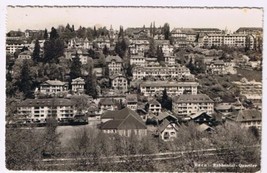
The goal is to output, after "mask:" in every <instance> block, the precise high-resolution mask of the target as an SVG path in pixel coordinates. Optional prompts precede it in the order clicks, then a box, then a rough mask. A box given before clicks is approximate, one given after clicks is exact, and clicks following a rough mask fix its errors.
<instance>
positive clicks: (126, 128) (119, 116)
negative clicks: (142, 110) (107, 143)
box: [100, 107, 147, 137]
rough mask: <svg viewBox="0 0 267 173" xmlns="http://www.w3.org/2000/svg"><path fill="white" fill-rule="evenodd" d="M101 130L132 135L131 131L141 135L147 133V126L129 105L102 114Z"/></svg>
mask: <svg viewBox="0 0 267 173" xmlns="http://www.w3.org/2000/svg"><path fill="white" fill-rule="evenodd" d="M100 130H101V131H103V132H104V133H107V134H119V135H121V136H127V137H130V136H131V133H134V134H135V135H137V136H139V137H142V136H146V135H147V127H146V125H145V124H144V122H143V121H142V119H141V118H140V116H139V115H138V114H137V113H136V112H134V111H133V110H131V109H130V108H128V107H126V108H124V109H121V110H117V111H107V112H105V113H104V114H102V115H101V124H100Z"/></svg>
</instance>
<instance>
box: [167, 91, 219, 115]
mask: <svg viewBox="0 0 267 173" xmlns="http://www.w3.org/2000/svg"><path fill="white" fill-rule="evenodd" d="M172 111H173V113H175V114H177V115H181V116H187V115H190V114H194V113H197V112H206V113H207V114H212V113H213V112H214V101H213V100H212V99H211V98H210V97H209V96H207V95H206V94H183V95H180V96H177V97H176V98H174V99H173V102H172Z"/></svg>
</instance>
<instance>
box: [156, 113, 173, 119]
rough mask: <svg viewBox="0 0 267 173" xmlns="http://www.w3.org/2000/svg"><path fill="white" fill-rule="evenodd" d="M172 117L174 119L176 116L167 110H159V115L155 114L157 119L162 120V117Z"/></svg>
mask: <svg viewBox="0 0 267 173" xmlns="http://www.w3.org/2000/svg"><path fill="white" fill-rule="evenodd" d="M169 116H170V117H172V118H173V119H176V120H177V117H176V116H174V115H172V114H170V113H168V112H160V113H159V115H158V116H157V119H158V120H159V121H161V120H163V119H166V118H167V117H169Z"/></svg>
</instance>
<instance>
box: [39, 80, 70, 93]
mask: <svg viewBox="0 0 267 173" xmlns="http://www.w3.org/2000/svg"><path fill="white" fill-rule="evenodd" d="M64 91H68V84H67V83H66V82H61V81H59V80H47V81H45V82H43V83H42V84H40V92H41V93H43V94H47V95H54V94H59V93H61V92H64Z"/></svg>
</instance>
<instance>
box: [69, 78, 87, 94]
mask: <svg viewBox="0 0 267 173" xmlns="http://www.w3.org/2000/svg"><path fill="white" fill-rule="evenodd" d="M84 85H85V82H84V79H83V78H81V77H78V78H76V79H72V81H71V90H72V91H73V92H74V93H83V92H84Z"/></svg>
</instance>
